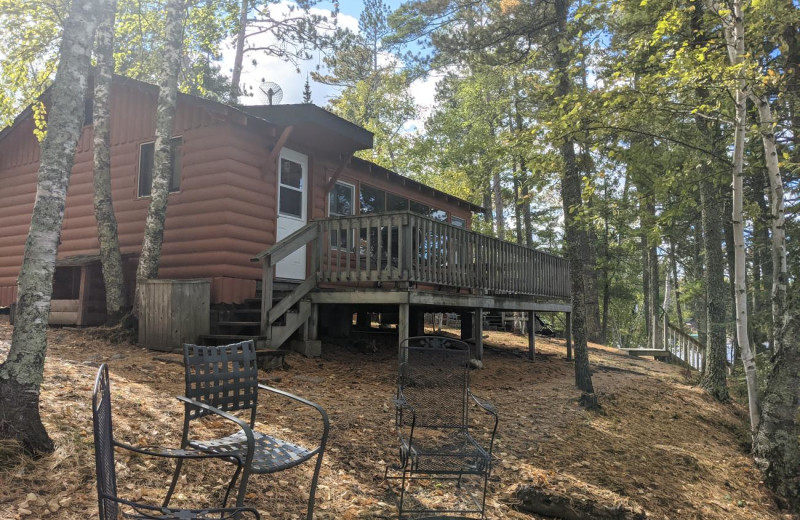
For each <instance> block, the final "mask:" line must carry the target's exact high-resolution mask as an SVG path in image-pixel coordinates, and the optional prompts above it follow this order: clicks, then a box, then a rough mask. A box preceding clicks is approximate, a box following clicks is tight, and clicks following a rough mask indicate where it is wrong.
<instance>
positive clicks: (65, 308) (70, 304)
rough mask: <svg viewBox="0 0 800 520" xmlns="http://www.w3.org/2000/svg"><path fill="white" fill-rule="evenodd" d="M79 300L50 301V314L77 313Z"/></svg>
mask: <svg viewBox="0 0 800 520" xmlns="http://www.w3.org/2000/svg"><path fill="white" fill-rule="evenodd" d="M79 306H80V300H51V301H50V313H51V314H52V313H54V312H78V307H79Z"/></svg>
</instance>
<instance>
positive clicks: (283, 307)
mask: <svg viewBox="0 0 800 520" xmlns="http://www.w3.org/2000/svg"><path fill="white" fill-rule="evenodd" d="M316 285H317V280H316V279H315V278H314V277H313V276H309V277H308V278H306V279H305V281H304V282H303V283H301V284H300V285H298V286H297V287H295V288H294V290H293V291H292V292H291V293H289V294H287V295H286V297H285V298H284V299H282V300H281V301H279V302H278V304H277V305H275V306H274V307H273V308H272V309H270V311H269V317H268V319H267V321H268V322H269V324H272V323H274V322H275V320H277V319H278V318H280V317H281V316H283V315H284V314H285V313H286V311H288V310H289V309H291V308H292V306H293V305H294V304H295V303H297V302H298V301H300V298H302V297H303V296H305V295H306V294H308V292H309V291H310V290H311V289H313V288H314V287H315V286H316Z"/></svg>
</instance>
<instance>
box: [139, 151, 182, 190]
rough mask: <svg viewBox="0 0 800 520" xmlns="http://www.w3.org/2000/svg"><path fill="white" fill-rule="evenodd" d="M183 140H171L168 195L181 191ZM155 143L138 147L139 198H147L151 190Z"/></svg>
mask: <svg viewBox="0 0 800 520" xmlns="http://www.w3.org/2000/svg"><path fill="white" fill-rule="evenodd" d="M182 146H183V138H181V137H176V138H175V139H173V140H172V156H171V158H170V160H171V163H172V171H171V173H170V178H169V191H170V193H173V192H176V191H179V190H180V189H181V158H182V151H181V148H182ZM155 149H156V144H155V143H144V144H142V145H141V146H140V147H139V196H140V197H149V196H150V191H151V190H152V188H153V169H154V163H155Z"/></svg>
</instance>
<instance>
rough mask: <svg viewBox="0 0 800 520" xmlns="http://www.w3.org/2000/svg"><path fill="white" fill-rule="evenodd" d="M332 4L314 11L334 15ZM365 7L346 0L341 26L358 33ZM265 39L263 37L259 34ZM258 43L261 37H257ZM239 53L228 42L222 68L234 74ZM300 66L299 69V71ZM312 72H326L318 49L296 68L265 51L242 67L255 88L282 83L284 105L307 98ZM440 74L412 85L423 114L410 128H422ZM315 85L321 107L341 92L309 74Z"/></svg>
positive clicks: (392, 1) (393, 0)
mask: <svg viewBox="0 0 800 520" xmlns="http://www.w3.org/2000/svg"><path fill="white" fill-rule="evenodd" d="M385 2H386V4H387V5H389V6H390V7H391V8H393V9H395V8H397V7H398V6H399V5H400V3H401V1H400V0H385ZM288 4H289V2H288V1H285V2H282V3H281V4H278V6H277V8H278V9H279V10H280V11H279V12H281V11H282V12H286V10H287V8H288ZM331 5H332V4H330V3H320V4H318V5H317V6H316V7H315V8H314V9H313V11H314V12H315V13H317V14H324V15H327V16H328V17H329V18H330V14H331V11H330V9H331ZM362 9H363V3H362V0H342V1H341V2H340V5H339V15H338V24H339V27H344V28H348V29H350V30H352V31H354V32H357V31H358V17H359V15H360V14H361V11H362ZM259 37H260V38H264V37H263V36H259ZM256 43H258V42H257V40H256ZM234 55H235V45H234V42H233V41H229V42H227V44H226V45H225V47H224V49H223V52H222V70H223V71H225V72H226V73H227V74H230V73H231V71H232V70H233V61H234ZM252 58H255V59H256V60H257V62H258V65H257V66H254V65H253V64H252ZM297 69H299V72H298V70H297ZM312 71H319V72H322V73H324V72H325V65H324V63H323V61H322V55H321V53H319V52H315V53H314V56H313V58H312V59H310V60H307V61H303V62H300V63H298V66H297V67H295V66H294V65H293V64H292V63H289V62H286V61H283V60H281V59H279V58H274V57H270V56H265V55H263V54H261V55H258V54H252V55H250V54H248V55H245V59H244V64H243V70H242V84H243V85H249V86H252V87H254V90H256V91H257V90H258V85H260V84H261V81H262V79H264V80H266V81H272V82H275V83H277V84H278V85H280V86H281V88H282V90H283V100H282V101H281V104H291V103H302V101H303V87H304V85H305V82H306V77H308V76H310V73H311V72H312ZM437 81H438V78H437V77H433V76H432V77H430V78H423V79H420V80H417V81H415V82H414V83H413V84H412V85H411V93H412V95H413V96H414V99H415V101H416V103H417V105H418V107H419V108H420V111H421V116H420V119H419V120H417V121H411V122H410V123H409V125H408V126H409V128H414V127H416V128H422V127H423V125H422V123H423V119H424V117H425V115H426V114H427V113H428V112H429V111H430V109H431V107H432V106H433V103H434V95H435V93H436V82H437ZM309 83H310V85H311V99H312V102H313V103H314V104H316V105H319V106H323V107H324V106H325V105H327V104H328V101H329V100H330V98H331V97H334V96H335V95H336V94H337V93H338V89H337V88H336V87H332V86H329V85H323V84H320V83H315V82H314V81H313V80H312V79H311V78H310V77H309ZM240 102H242V103H244V104H264V103H266V101H264V100H263V99H262V98H261V97H258V96H254V97H246V98H242V99H240Z"/></svg>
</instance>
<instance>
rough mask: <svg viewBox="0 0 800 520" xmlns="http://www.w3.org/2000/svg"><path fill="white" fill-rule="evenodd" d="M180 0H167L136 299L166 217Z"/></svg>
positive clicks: (157, 252)
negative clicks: (164, 42)
mask: <svg viewBox="0 0 800 520" xmlns="http://www.w3.org/2000/svg"><path fill="white" fill-rule="evenodd" d="M183 15H184V0H169V2H168V3H167V24H166V37H167V40H166V45H165V47H164V50H163V54H162V58H163V61H162V64H161V79H160V81H159V91H158V106H157V108H156V111H157V113H156V142H155V159H154V162H153V184H152V189H151V190H150V207H149V209H148V211H147V220H146V221H145V226H144V239H143V241H142V254H141V256H140V257H139V266H138V268H137V270H136V302H135V305H136V307H137V313H138V306H139V303H140V302H139V295H140V288H141V284H142V282H144V281H146V280H151V279H153V278H156V277H157V276H158V264H159V260H160V259H161V246H162V244H163V242H164V222H165V220H166V218H167V199H168V195H169V178H170V173H171V170H172V160H171V157H172V123H173V119H174V118H175V109H176V104H177V96H178V75H179V74H180V70H181V61H180V59H181V44H182V41H183Z"/></svg>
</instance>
